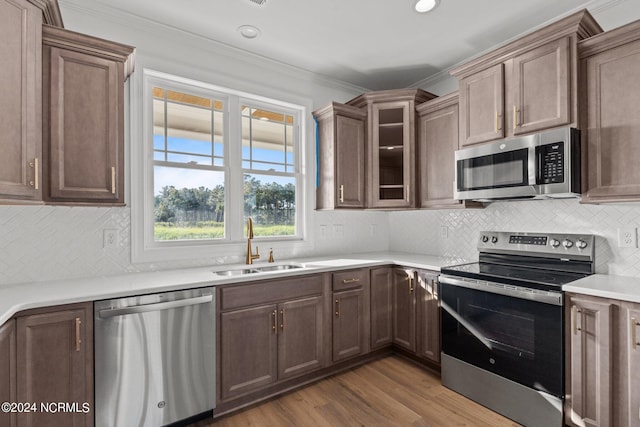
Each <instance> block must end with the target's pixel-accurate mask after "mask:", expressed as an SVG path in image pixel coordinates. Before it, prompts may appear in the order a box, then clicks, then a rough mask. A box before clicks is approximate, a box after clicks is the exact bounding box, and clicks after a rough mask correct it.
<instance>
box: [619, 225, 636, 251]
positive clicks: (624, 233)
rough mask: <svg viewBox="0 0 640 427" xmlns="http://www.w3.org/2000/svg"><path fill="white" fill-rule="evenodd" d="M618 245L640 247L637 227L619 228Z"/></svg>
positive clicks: (621, 246)
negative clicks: (639, 245)
mask: <svg viewBox="0 0 640 427" xmlns="http://www.w3.org/2000/svg"><path fill="white" fill-rule="evenodd" d="M618 247H620V248H637V247H638V231H637V229H636V228H635V227H627V228H618Z"/></svg>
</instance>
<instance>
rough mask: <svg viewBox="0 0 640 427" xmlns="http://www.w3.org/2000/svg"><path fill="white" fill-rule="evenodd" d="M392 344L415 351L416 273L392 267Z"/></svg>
mask: <svg viewBox="0 0 640 427" xmlns="http://www.w3.org/2000/svg"><path fill="white" fill-rule="evenodd" d="M393 344H394V345H396V346H398V347H401V348H403V349H405V350H408V351H410V352H415V351H416V274H415V271H414V270H411V269H404V268H394V269H393Z"/></svg>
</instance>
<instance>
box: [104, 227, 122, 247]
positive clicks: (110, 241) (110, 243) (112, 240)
mask: <svg viewBox="0 0 640 427" xmlns="http://www.w3.org/2000/svg"><path fill="white" fill-rule="evenodd" d="M102 237H103V239H102V247H103V248H105V249H114V248H117V247H118V230H117V229H115V228H106V229H105V230H104V233H103V236H102Z"/></svg>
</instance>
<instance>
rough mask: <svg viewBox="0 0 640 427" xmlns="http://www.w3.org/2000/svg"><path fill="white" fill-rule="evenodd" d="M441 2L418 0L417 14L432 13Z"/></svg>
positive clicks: (438, 0)
mask: <svg viewBox="0 0 640 427" xmlns="http://www.w3.org/2000/svg"><path fill="white" fill-rule="evenodd" d="M439 3H440V0H418V2H417V3H416V12H419V13H425V12H430V11H432V10H433V9H435V8H436V6H438V4H439Z"/></svg>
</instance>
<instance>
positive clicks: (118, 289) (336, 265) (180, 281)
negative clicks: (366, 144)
mask: <svg viewBox="0 0 640 427" xmlns="http://www.w3.org/2000/svg"><path fill="white" fill-rule="evenodd" d="M463 262H465V260H463V259H460V258H451V257H439V256H433V255H420V254H411V253H402V252H374V253H362V254H349V255H340V256H335V257H329V256H327V257H315V258H300V259H291V260H286V261H285V260H282V261H279V262H277V263H275V264H267V263H266V262H260V263H256V264H254V266H268V265H277V264H287V263H299V264H302V265H303V267H302V268H296V269H292V270H285V271H278V272H262V273H254V274H246V275H241V276H220V275H216V274H214V273H213V271H220V270H233V269H241V268H246V267H247V266H246V265H245V264H234V265H224V266H220V265H216V266H211V267H201V268H189V269H179V270H164V271H155V272H150V273H129V274H121V275H116V276H103V277H93V278H86V279H69V280H56V281H49V282H47V281H45V282H37V283H21V284H15V285H9V286H3V287H0V325H2V324H3V323H4V322H6V321H7V320H9V319H10V318H11V316H13V315H14V314H15V313H17V312H19V311H22V310H26V309H31V308H39V307H47V306H53V305H61V304H70V303H75V302H83V301H96V300H101V299H110V298H118V297H125V296H132V295H141V294H149V293H157V292H166V291H173V290H178V289H189V288H198V287H206V286H217V285H223V284H229V283H241V282H248V281H255V280H261V279H267V278H274V277H290V276H296V275H301V274H309V273H315V272H326V271H334V270H344V269H349V268H362V267H373V266H377V265H387V264H396V265H401V266H406V267H413V268H420V269H426V270H435V271H440V267H444V266H447V265H454V264H461V263H463Z"/></svg>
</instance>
